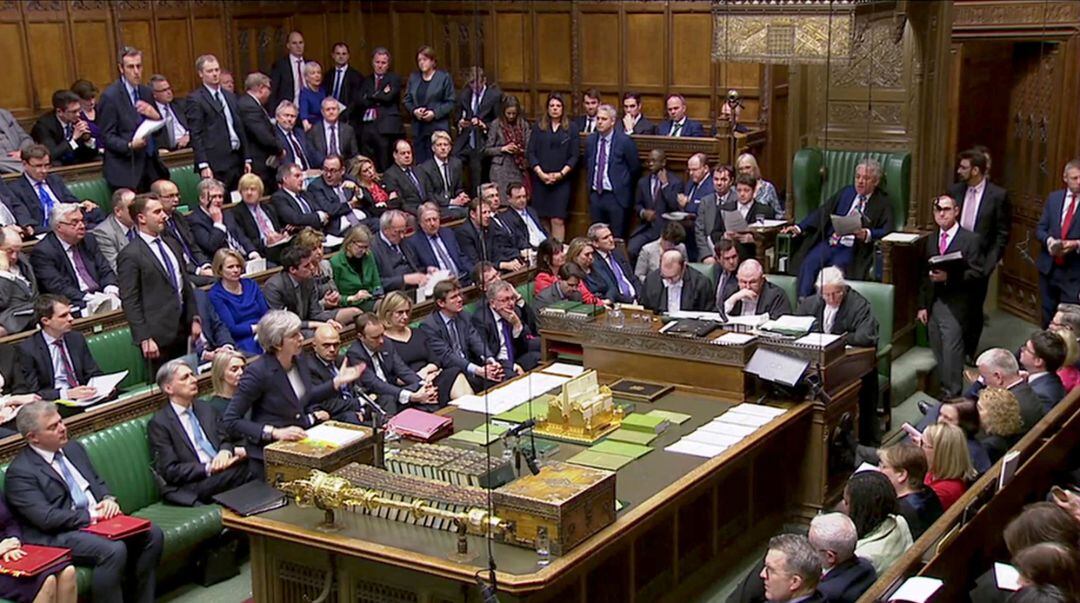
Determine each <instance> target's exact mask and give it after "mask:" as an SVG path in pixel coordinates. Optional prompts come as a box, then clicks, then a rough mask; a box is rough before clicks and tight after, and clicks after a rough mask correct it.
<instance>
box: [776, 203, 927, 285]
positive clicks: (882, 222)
mask: <svg viewBox="0 0 1080 603" xmlns="http://www.w3.org/2000/svg"><path fill="white" fill-rule="evenodd" d="M855 197H856V195H855V187H854V186H851V185H848V186H845V187H844V188H842V189H840V190H839V191H837V192H836V194H835V195H833V196H832V197H830V198H829V200H828V201H826V202H825V204H824V205H822V206H820V207H818V208H817V209H815V210H814V211H812V212H810V215H808V216H806V217H805V218H803V221H802V222H799V228H800V229H801V230H802V232H803V234H805V235H806V240H805V241H804V242H803V244H802V246H801V247H800V249H799V255H800V256H805V255H806V253H808V252H809V251H810V249H812V248H813V246H814V245H817V244H818V243H821V242H827V241H828V240H829V237H830V236H832V233H833V227H832V220H831V219H830V217H829V216H831V215H833V214H841V215H847V213H848V211H849V210H850V208H851V204H852V203H854V202H855ZM863 226H865V227H866V228H869V229H870V236H871V240H870V241H865V242H863V241H859V240H856V241H855V259H854V261H853V263H852V265H851V269H850V271H849V272H848V278H852V279H856V280H859V279H862V278H864V276H865V275H866V274H867V273H869V272H870V267H871V266H872V265H873V261H874V245H875V244H876V242H877V241H880V240H881V238H882V237H884V236H885V235H887V234H889V233H890V232H892V229H893V206H892V200H891V199H889V195H888V194H887V193H886V192H885V189H882V188H877V189H875V190H874V192H873V193H872V194H871V195H870V198H869V199H867V200H866V211H865V212H864V213H863ZM935 246H936V243H935ZM800 261H801V258H800ZM795 263H796V264H798V262H795Z"/></svg>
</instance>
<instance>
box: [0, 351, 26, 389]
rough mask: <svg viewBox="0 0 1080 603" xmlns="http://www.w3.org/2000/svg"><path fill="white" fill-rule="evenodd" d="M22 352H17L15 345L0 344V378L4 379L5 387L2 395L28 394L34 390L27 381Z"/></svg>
mask: <svg viewBox="0 0 1080 603" xmlns="http://www.w3.org/2000/svg"><path fill="white" fill-rule="evenodd" d="M21 357H22V350H18V351H17V350H16V349H15V346H14V345H11V344H9V343H0V376H3V377H4V387H3V388H2V389H0V393H3V394H4V395H11V394H28V393H30V392H33V391H34V390H33V389H31V388H30V384H29V383H28V382H27V380H26V373H25V372H24V371H23V364H22V360H21Z"/></svg>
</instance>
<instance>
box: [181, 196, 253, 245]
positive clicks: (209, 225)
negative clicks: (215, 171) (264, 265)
mask: <svg viewBox="0 0 1080 603" xmlns="http://www.w3.org/2000/svg"><path fill="white" fill-rule="evenodd" d="M196 190H197V191H198V193H199V207H198V209H196V210H195V211H193V212H191V213H190V214H189V215H188V216H187V223H188V226H189V227H190V230H191V236H192V238H193V239H195V245H196V246H198V248H199V249H201V250H202V252H203V253H204V254H206V257H208V258H213V257H214V254H216V253H217V252H218V250H219V249H232V250H233V251H237V252H239V253H240V254H241V255H243V256H244V257H246V258H248V259H251V260H254V259H257V258H259V257H261V256H260V255H259V252H258V251H256V247H255V244H254V243H252V242H251V240H250V239H248V238H247V235H245V234H244V231H243V230H242V229H241V228H240V225H239V224H237V222H236V217H235V216H234V215H233V212H231V211H224V209H223V208H222V206H223V205H224V204H225V198H226V195H227V193H226V191H225V185H224V184H223V183H222V182H221V181H220V180H217V179H215V178H207V179H206V180H201V181H199V185H198V186H197V187H196Z"/></svg>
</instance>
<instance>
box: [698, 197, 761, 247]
mask: <svg viewBox="0 0 1080 603" xmlns="http://www.w3.org/2000/svg"><path fill="white" fill-rule="evenodd" d="M738 209H739V202H738V201H728V202H726V203H724V204H723V205H721V206H720V208H719V211H717V212H716V223H715V224H714V225H713V231H712V232H711V233H710V234H709V237H710V240H712V241H717V242H719V241H720V239H721V238H723V236H724V233H725V232H727V228H726V227H725V226H724V214H723V212H725V211H738ZM772 217H773V210H772V208H771V207H769V206H768V205H766V204H764V203H758V202H757V201H753V202H751V203H750V210H749V211H747V212H746V223H747V224H750V225H753V224H754V223H755V222H757V221H758V219H759V218H760V219H762V220H771V219H772ZM735 247H736V248H738V250H739V257H740V258H752V257H756V256H757V245H755V244H754V243H736V244H735ZM698 251H699V253H703V254H705V255H711V254H710V253H709V251H710V250H701V249H699V250H698Z"/></svg>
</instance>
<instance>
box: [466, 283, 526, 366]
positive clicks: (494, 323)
mask: <svg viewBox="0 0 1080 603" xmlns="http://www.w3.org/2000/svg"><path fill="white" fill-rule="evenodd" d="M484 294H485V299H486V302H487V303H484V304H480V306H479V307H478V308H477V309H476V312H474V313H473V315H472V323H473V327H475V328H476V332H477V333H478V334H479V335H480V338H481V339H482V340H483V342H484V349H485V350H489V354H490V355H491V356H492V357H494V358H495V360H497V361H498V362H499V364H500V365H502V369H503V374H505V375H521V374H524V373H525V371H531V370H532V369H534V368H536V366H537V365H538V364H540V348H539V345H532V344H531V343H530V342H531V341H533V340H536V338H537V334H536V333H534V332H532V331H531V330H530V329H529V327H528V325H526V324H525V321H524V320H523V319H522V316H521V315H520V314H519V312H520V311H519V310H518V308H517V306H516V305H515V304H516V302H517V295H516V293H515V291H514V286H513V285H511V284H510V283H508V282H506V281H504V280H498V281H495V282H493V283H489V284H488V285H487V289H486V290H485V291H484ZM537 342H538V340H537Z"/></svg>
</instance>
